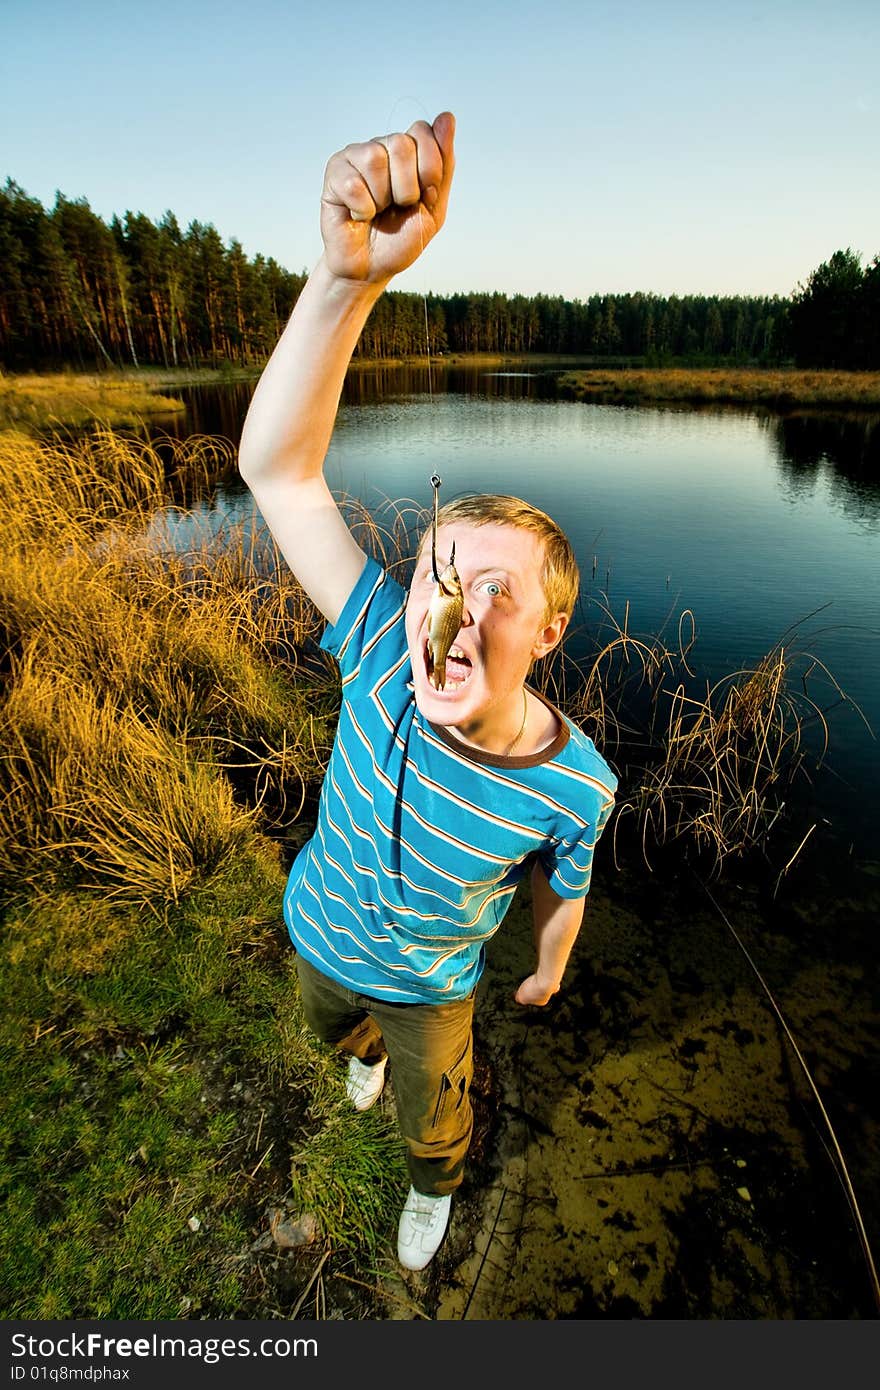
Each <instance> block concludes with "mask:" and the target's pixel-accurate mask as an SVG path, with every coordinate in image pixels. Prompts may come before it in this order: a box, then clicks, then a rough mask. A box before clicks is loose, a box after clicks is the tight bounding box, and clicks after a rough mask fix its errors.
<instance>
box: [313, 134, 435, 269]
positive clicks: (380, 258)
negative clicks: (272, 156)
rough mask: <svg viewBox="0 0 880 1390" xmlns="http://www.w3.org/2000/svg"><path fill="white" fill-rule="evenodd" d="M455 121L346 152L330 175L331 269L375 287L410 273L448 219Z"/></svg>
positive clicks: (325, 233) (326, 228) (327, 243)
mask: <svg viewBox="0 0 880 1390" xmlns="http://www.w3.org/2000/svg"><path fill="white" fill-rule="evenodd" d="M454 141H455V117H454V116H453V115H452V114H451V112H449V111H444V112H442V113H441V115H439V116H438V117H437V118H436V120H435V121H434V124H433V125H428V123H427V121H416V122H415V123H414V124H413V125H411V126H410V128H409V130H407V131H406V132H405V133H398V134H395V135H383V136H380V137H377V138H376V139H375V140H368V141H366V142H365V143H364V144H357V145H346V147H345V149H344V150H340V151H339V152H338V153H337V154H334V155H333V156H332V158H331V159H330V160H329V161H328V164H327V168H326V170H325V172H324V187H323V190H322V193H321V236H322V237H323V239H324V256H325V260H326V262H327V266H328V269H329V270H330V271H331V272H332V274H333V275H336V276H337V277H339V278H340V279H345V280H357V281H361V282H363V283H370V284H376V283H381V282H383V281H387V280H390V279H391V277H392V276H393V275H397V274H398V273H399V272H400V271H402V270H405V269H406V268H407V266H409V265H412V263H413V261H415V260H416V259H417V258H418V257H419V255H420V254H421V252H422V251H423V250H424V248H425V247H426V246H427V245H428V242H429V241H431V239H432V238H433V237H435V236H436V235H437V233H438V232H439V230H440V228H441V227H442V226H443V223H444V221H445V219H446V208H447V205H448V203H449V190H450V186H451V184H452V175H453V172H454V169H455V155H454V150H453V146H454Z"/></svg>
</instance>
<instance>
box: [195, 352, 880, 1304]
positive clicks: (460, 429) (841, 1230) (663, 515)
mask: <svg viewBox="0 0 880 1390" xmlns="http://www.w3.org/2000/svg"><path fill="white" fill-rule="evenodd" d="M184 395H185V396H186V397H187V399H188V407H189V409H188V413H187V418H186V420H185V422H179V423H178V425H177V426H176V428H177V429H178V430H180V431H186V432H189V431H195V432H204V433H219V434H223V435H226V436H227V437H228V438H229V439H231V440H233V441H237V439H238V437H239V434H240V430H241V424H242V421H243V418H244V414H245V411H246V409H247V405H248V401H249V398H250V389H249V388H247V387H243V386H235V387H228V388H222V389H221V388H217V389H213V388H212V389H202V390H198V391H191V392H188V393H184ZM878 426H880V421H878V419H877V418H874V417H872V418H864V417H856V416H853V417H840V416H831V415H823V416H814V417H809V416H788V417H779V416H775V415H772V414H768V413H756V412H754V411H751V410H746V409H724V410H718V409H713V410H699V411H697V410H692V409H672V408H655V407H650V408H639V407H620V406H606V405H589V404H582V403H575V402H570V401H565V400H561V399H558V398H557V393H556V387H555V376H554V375H553V374H552V373H544V372H542V373H535V374H529V373H525V374H523V373H517V374H502V373H487V372H480V371H476V370H473V371H467V372H465V371H452V370H449V371H440V372H438V371H435V372H434V373H433V377H432V380H431V381H430V383H429V380H428V375H427V372H426V371H424V370H423V371H420V372H419V371H403V370H400V371H389V370H384V369H381V370H380V369H375V370H374V369H359V370H357V371H353V372H352V373H351V374H350V376H349V379H348V381H347V383H346V387H345V392H344V396H343V401H342V404H341V407H340V411H339V416H338V420H337V426H336V430H335V433H334V436H333V441H332V444H331V448H330V454H329V458H328V464H327V471H328V478H329V481H330V484H331V486H332V487H333V488H334V489H336V490H338V491H339V492H344V493H346V494H349V495H353V496H354V497H356V498H359V499H361V500H362V501H363V502H365V503H366V504H367V506H368V507H370V508H371V509H373V510H374V511H375V512H376V513H377V515H378V516H379V518H380V519H382V518H384V517H387V516H388V515H389V502H388V499H395V500H396V501H397V502H398V503H400V502H401V501H402V502H404V503H405V504H406V505H409V506H411V507H412V509H413V513H415V512H417V511H418V510H419V509H424V508H427V507H428V506H429V504H430V501H431V488H430V482H429V480H430V476H431V474H432V473H433V472H437V473H439V474H440V476H441V478H442V480H443V491H442V496H443V498H444V499H445V498H449V497H452V496H454V495H456V494H457V493H461V492H469V491H498V492H512V493H517V494H520V495H522V496H524V497H526V498H528V499H529V500H531V501H533V502H534V503H536V504H537V505H538V506H540V507H542V508H544V509H545V510H546V511H548V512H549V513H551V515H553V516H554V517H556V519H557V520H558V521H559V522H560V523H561V524H562V526H563V527H564V528H565V530H566V531H567V532H568V534H569V536H570V537H571V539H572V541H573V543H574V546H575V549H576V552H577V554H578V557H579V560H580V564H581V571H582V576H583V601H582V605H581V609H580V611H579V613H578V614H577V626H578V630H577V631H575V632H574V634H573V638H572V652H573V655H577V653H578V651H585V650H587V649H588V647H589V646H590V644H591V643H592V642H593V641H594V639H595V636H596V633H597V631H598V630H599V627H600V625H601V623H602V622H603V617H602V612H603V607H604V606H607V607H609V608H610V609H611V610H612V612H613V613H614V614H615V616H616V617H617V618H618V620H620V619H622V617H623V614H624V612H625V611H626V609H627V605H628V608H629V624H630V628H631V630H634V631H636V632H638V633H642V634H646V635H647V634H653V633H655V632H657V631H659V630H660V629H661V628H663V629H664V630H665V631H666V633H667V634H668V635H673V634H674V632H675V630H676V626H677V621H678V617H679V615H680V614H681V613H683V612H684V611H685V610H689V611H690V612H692V613H693V615H694V620H695V624H696V632H697V644H696V646H695V648H694V649H693V651H692V653H691V655H690V657H689V660H690V663H691V666H692V668H693V669H694V671H695V673H696V674H697V675H698V676H704V677H705V678H707V679H709V680H716V679H718V678H719V677H721V676H723V675H725V674H727V673H729V672H732V671H734V670H736V669H737V668H739V667H740V666H743V665H751V664H753V663H755V662H756V661H757V660H759V659H760V658H761V657H762V656H763V655H764V654H765V653H766V652H767V651H768V650H769V649H770V648H772V647H773V646H774V644H776V643H777V642H779V641H782V640H784V642H785V645H786V647H787V648H791V649H800V650H801V651H803V652H805V653H806V652H809V653H812V654H813V655H814V656H815V657H816V659H817V660H819V661H821V662H823V663H825V664H826V665H827V667H828V668H829V670H830V671H831V672H832V673H833V676H834V678H835V680H836V681H837V682H838V683H839V684H840V686H841V687H842V688H843V689H844V690H845V691H846V692H847V694H848V696H849V697H850V699H851V700H852V701H854V702H856V703H857V704H858V705H859V706H860V708H861V710H862V711H863V713H864V716H865V718H866V719H867V721H868V722H869V723H870V725H871V726H872V727H873V728H874V729H877V730H880V680H878V676H880V644H878V630H880V467H878V464H880V427H878ZM251 514H252V505H251V501H250V498H249V495H248V494H247V493H246V492H245V490H244V488H243V487H242V485H241V484H240V481H239V480H238V479H237V478H236V477H232V478H229V479H225V480H223V481H222V482H221V483H220V484H219V485H218V486H217V487H216V489H215V490H214V491H213V492H212V494H211V495H210V496H209V497H206V498H205V499H204V500H203V501H202V502H201V503H199V505H198V506H197V508H196V524H197V525H198V526H199V527H200V528H201V527H203V526H205V525H207V526H209V527H217V528H219V527H221V526H222V525H223V524H224V522H225V521H227V520H236V519H238V518H239V517H241V516H242V515H251ZM170 521H171V525H172V527H173V528H174V529H175V531H176V532H177V538H178V540H179V541H180V543H185V541H186V536H187V533H188V528H189V526H190V524H191V523H190V522H189V521H188V520H185V519H184V520H180V519H176V518H175V517H174V515H173V514H172V515H171V518H170ZM796 669H797V670H798V671H802V670H804V669H806V667H805V665H804V663H801V665H800V666H799V667H798V668H796ZM811 688H812V689H813V690H814V694H815V696H816V698H817V699H818V700H819V701H820V703H821V704H823V705H825V704H831V703H832V702H833V701H834V700H835V699H836V698H837V697H836V691H835V688H834V686H833V684H832V683H831V681H830V680H827V679H826V680H823V681H819V682H816V681H815V680H814V681H813V684H812V686H811ZM829 722H830V728H831V749H830V754H829V759H828V763H829V768H830V770H826V771H825V772H821V773H814V781H813V785H812V789H811V792H810V797H811V803H812V804H810V805H809V806H808V808H807V814H808V815H809V817H810V818H811V820H812V821H815V823H816V825H817V830H816V833H815V834H814V835H813V836H812V838H811V839H810V841H809V845H808V847H807V849H805V851H804V853H803V854H802V855H801V856H800V858H799V859H798V862H797V865H796V866H795V869H794V870H793V871H792V873H791V874H789V875H788V876H786V877H785V878H784V879H782V881H781V885H780V883H779V881H777V884H776V888H778V889H779V892H778V894H777V892H776V889H775V888H774V887H773V883H772V879H771V881H770V882H769V883H761V882H757V881H754V880H750V879H746V878H745V877H744V876H741V875H740V874H739V872H738V870H737V868H736V866H735V865H734V866H733V867H732V868H730V869H729V870H728V872H726V874H725V876H724V878H723V880H722V881H721V882H720V883H719V884H718V885H716V886H715V887H714V890H713V891H714V894H715V896H714V898H712V899H709V898H707V896H706V894H705V893H703V892H701V890H700V889H699V888H695V886H694V883H693V881H692V880H690V879H688V876H687V875H679V874H677V873H676V872H673V873H672V874H671V875H669V874H668V873H667V874H659V875H658V874H653V875H652V874H650V873H648V872H646V870H645V868H644V865H643V864H642V863H641V862H640V861H638V858H637V857H636V859H635V861H633V860H632V859H630V860H629V861H626V860H624V862H623V863H622V864H620V865H618V864H617V863H615V862H613V860H612V856H611V854H610V853H609V852H607V851H606V852H604V853H603V851H605V846H604V845H603V846H600V854H599V855H598V856H597V869H596V874H595V876H594V884H593V889H592V891H591V894H590V900H589V904H588V918H587V925H586V928H585V930H584V932H583V933H582V934H581V938H579V941H578V944H577V948H576V951H575V953H573V957H572V962H571V963H570V966H569V971H568V972H567V978H566V985H565V988H564V990H563V991H562V992H561V994H560V995H559V996H557V998H556V999H555V1000H554V1001H553V1002H552V1003H551V1004H550V1005H549V1006H548V1007H547V1008H546V1009H544V1010H535V1011H522V1010H518V1009H516V1008H515V1007H514V1006H513V1005H512V1004H511V1002H510V1001H511V995H512V993H513V990H514V989H515V987H516V983H517V981H518V979H521V978H522V976H523V974H525V973H528V970H529V969H530V968H531V965H530V963H529V962H530V960H531V952H532V945H531V931H530V921H529V911H528V901H527V898H526V899H525V900H522V899H521V898H520V896H519V895H518V899H517V901H516V902H515V904H514V907H513V909H512V910H511V913H510V917H509V919H508V920H507V921H506V922H505V924H504V929H503V930H502V931H501V932H499V933H498V935H497V937H496V938H494V939H493V942H492V943H490V950H489V952H488V963H487V969H486V972H485V974H484V977H483V979H482V981H481V985H480V999H479V1002H478V1010H477V1018H478V1024H477V1025H476V1057H477V1061H478V1071H477V1081H476V1083H475V1108H476V1111H477V1126H476V1131H475V1142H474V1148H473V1154H472V1161H471V1164H470V1167H469V1171H468V1176H467V1178H466V1181H465V1185H464V1186H463V1188H462V1189H461V1190H460V1193H459V1195H458V1196H457V1198H456V1204H455V1206H454V1209H453V1221H452V1223H451V1227H450V1235H449V1237H448V1239H447V1242H446V1243H445V1245H444V1247H443V1248H442V1249H441V1251H440V1252H439V1254H438V1256H437V1258H436V1259H435V1261H434V1262H432V1265H431V1266H430V1269H429V1275H428V1279H427V1282H422V1283H420V1284H419V1285H418V1287H414V1288H413V1289H410V1290H408V1293H409V1295H410V1296H411V1297H413V1298H415V1299H416V1300H417V1301H420V1303H421V1305H422V1306H423V1307H424V1308H425V1309H426V1311H427V1312H428V1314H429V1315H430V1316H434V1317H437V1318H463V1317H472V1318H473V1317H476V1318H482V1319H488V1320H496V1321H497V1320H502V1319H511V1318H530V1317H555V1318H559V1317H578V1318H593V1317H623V1318H634V1317H643V1316H651V1317H661V1318H687V1317H701V1318H706V1317H721V1318H762V1319H763V1318H792V1317H800V1318H803V1317H809V1318H863V1317H867V1318H870V1317H872V1316H876V1312H877V1305H876V1303H875V1301H874V1297H873V1294H872V1286H871V1282H870V1279H869V1277H868V1275H867V1268H866V1260H865V1258H864V1252H863V1249H862V1247H861V1245H860V1241H859V1238H858V1236H857V1232H856V1225H855V1223H854V1220H853V1215H852V1211H851V1207H850V1205H849V1203H848V1201H847V1199H846V1197H845V1195H844V1191H843V1186H842V1183H841V1181H840V1174H839V1172H838V1171H837V1169H836V1168H835V1164H834V1162H833V1160H832V1159H831V1156H830V1155H831V1151H830V1146H829V1142H828V1134H827V1132H826V1131H825V1129H824V1121H823V1119H822V1117H821V1116H820V1114H819V1112H818V1110H817V1108H816V1104H815V1101H814V1098H813V1094H812V1093H811V1092H810V1090H809V1088H808V1086H807V1082H806V1080H805V1077H804V1075H803V1074H802V1073H801V1071H800V1070H799V1068H798V1065H797V1064H796V1063H795V1061H794V1060H793V1054H792V1050H791V1048H790V1046H789V1042H788V1041H787V1040H786V1036H784V1035H783V1030H782V1028H781V1026H780V1025H779V1023H778V1022H777V1020H776V1018H775V1017H774V1014H773V1012H772V1011H771V1008H770V1006H769V1004H768V999H767V997H766V995H765V992H764V987H763V986H761V985H760V984H759V983H758V982H756V978H755V976H754V974H753V972H752V969H751V968H750V967H749V965H747V964H746V962H745V960H744V958H743V954H742V953H741V952H740V950H739V949H738V946H737V944H735V941H734V939H733V936H732V933H731V932H730V931H729V930H728V927H730V928H734V929H735V931H736V932H737V933H738V934H739V938H740V941H741V942H743V943H745V944H746V945H747V948H748V949H749V950H750V952H751V953H752V959H753V960H756V961H757V963H758V966H759V968H760V970H761V971H762V976H763V980H764V982H765V985H766V987H768V988H770V989H771V990H772V991H773V997H774V999H776V1000H777V1001H778V1002H779V1005H780V1007H781V1009H782V1015H783V1017H784V1018H785V1019H786V1021H787V1024H788V1026H789V1027H790V1028H791V1029H792V1035H793V1036H794V1038H796V1039H797V1041H798V1043H799V1044H800V1046H801V1048H802V1051H803V1053H804V1054H805V1055H806V1058H807V1061H808V1065H809V1067H810V1068H811V1075H813V1076H814V1077H815V1078H816V1080H817V1082H818V1084H819V1087H820V1088H821V1093H822V1096H823V1100H824V1103H825V1105H826V1106H827V1109H828V1113H829V1115H830V1118H831V1122H832V1123H833V1126H834V1133H835V1137H836V1139H837V1141H838V1142H839V1144H840V1146H841V1148H842V1151H843V1153H844V1155H845V1157H846V1162H847V1165H848V1171H849V1173H850V1175H851V1178H852V1182H853V1186H854V1190H855V1192H856V1194H857V1198H858V1202H859V1205H860V1208H861V1211H862V1213H863V1215H864V1220H865V1223H866V1226H867V1230H868V1232H869V1239H873V1240H874V1241H876V1233H877V1231H878V1229H880V1172H878V1150H880V1116H878V1106H877V1096H878V1094H880V1084H878V1082H880V1067H878V1060H880V1045H878V1012H880V1008H878V962H877V951H876V946H875V941H876V924H877V916H878V896H880V895H878V887H880V884H878V880H877V869H878V864H877V860H878V855H877V843H876V824H877V815H878V805H880V790H878V789H880V776H878V773H880V753H878V743H877V742H876V741H875V739H874V738H873V736H872V734H871V733H870V732H869V731H868V729H867V728H866V726H865V723H864V722H863V720H862V719H861V718H860V717H859V716H858V715H857V714H856V712H855V711H854V709H853V708H852V707H851V706H849V705H842V706H840V707H838V708H837V709H835V710H834V711H833V712H832V713H831V715H830V716H829ZM382 1103H383V1104H385V1103H387V1101H383V1102H382ZM371 1277H372V1276H371ZM396 1291H397V1286H396V1285H395V1284H394V1282H393V1281H392V1284H391V1286H390V1297H391V1298H392V1299H393V1298H394V1297H395V1294H396Z"/></svg>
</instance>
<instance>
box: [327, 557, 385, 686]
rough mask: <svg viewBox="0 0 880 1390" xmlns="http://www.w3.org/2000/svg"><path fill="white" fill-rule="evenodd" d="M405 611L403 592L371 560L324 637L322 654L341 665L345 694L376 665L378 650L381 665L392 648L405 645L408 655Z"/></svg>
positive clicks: (371, 559)
mask: <svg viewBox="0 0 880 1390" xmlns="http://www.w3.org/2000/svg"><path fill="white" fill-rule="evenodd" d="M405 607H406V595H405V593H404V591H403V589H402V588H401V587H400V585H399V584H398V583H397V582H396V581H395V580H393V579H391V578H390V576H389V575H388V574H387V573H386V572H385V570H383V569H382V567H381V565H379V564H378V563H377V562H376V561H375V560H374V559H373V558H372V557H371V556H368V557H367V562H366V564H365V565H364V568H363V570H362V571H361V575H360V578H359V579H358V581H357V583H356V584H355V586H354V588H353V589H352V591H351V594H350V595H349V597H348V600H347V602H346V604H345V607H344V608H343V610H342V612H341V613H340V615H339V617H338V619H337V620H336V622H335V623H331V624H328V626H327V627H326V628H325V629H324V633H323V636H322V637H321V647H322V648H323V650H324V651H326V652H329V653H330V655H331V656H335V657H336V660H337V661H338V662H339V670H340V674H341V676H342V685H343V690H345V688H346V686H351V685H352V684H353V683H354V682H356V681H357V679H358V678H359V676H360V675H361V673H362V672H363V670H364V669H365V667H368V666H370V665H372V664H375V661H376V659H377V655H378V651H379V649H381V658H380V659H381V660H382V661H386V660H387V652H388V647H389V644H392V643H394V644H397V645H401V644H402V650H404V651H405V649H406V648H405V636H404V633H403V615H404V610H405ZM371 658H372V661H371Z"/></svg>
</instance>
